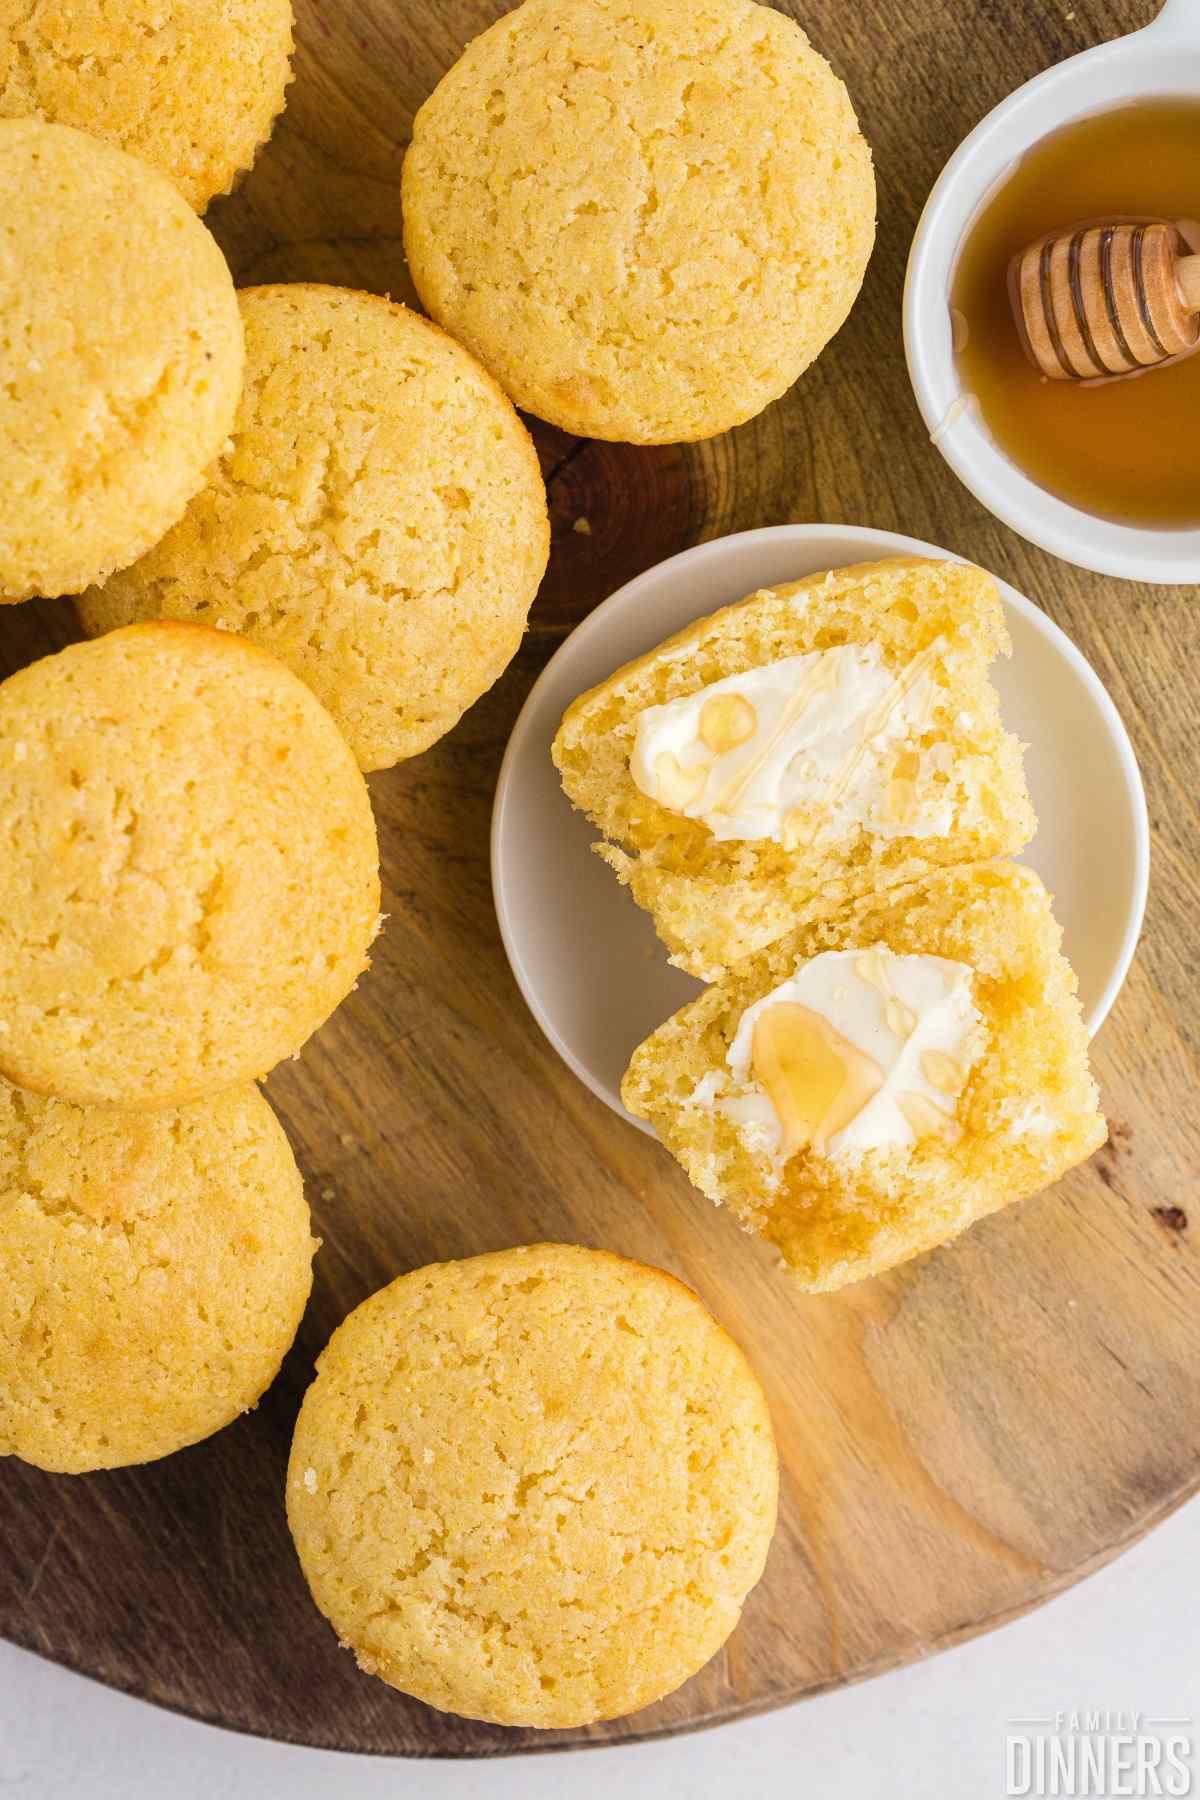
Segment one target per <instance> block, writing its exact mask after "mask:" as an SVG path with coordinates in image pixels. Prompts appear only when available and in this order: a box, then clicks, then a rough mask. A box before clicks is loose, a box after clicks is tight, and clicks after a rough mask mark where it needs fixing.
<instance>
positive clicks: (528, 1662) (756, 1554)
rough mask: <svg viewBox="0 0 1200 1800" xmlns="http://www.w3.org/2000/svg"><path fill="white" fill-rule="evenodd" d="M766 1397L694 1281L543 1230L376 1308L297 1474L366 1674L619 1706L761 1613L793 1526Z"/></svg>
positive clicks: (324, 1404)
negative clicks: (770, 1552)
mask: <svg viewBox="0 0 1200 1800" xmlns="http://www.w3.org/2000/svg"><path fill="white" fill-rule="evenodd" d="M777 1484H778V1472H777V1461H776V1454H775V1441H774V1438H773V1435H772V1432H771V1423H770V1418H769V1416H768V1413H767V1407H766V1401H765V1399H764V1397H763V1394H762V1390H761V1389H760V1387H759V1385H758V1382H757V1381H756V1379H755V1377H754V1375H753V1373H752V1371H751V1370H750V1368H749V1366H748V1364H747V1363H746V1361H745V1358H744V1357H743V1355H742V1353H741V1351H740V1350H739V1349H738V1348H737V1346H736V1344H734V1343H733V1341H732V1340H731V1339H730V1338H729V1337H728V1336H726V1334H725V1332H724V1331H722V1329H721V1328H720V1326H719V1325H718V1324H717V1323H716V1321H715V1320H714V1319H713V1318H712V1317H711V1316H710V1314H709V1313H708V1312H707V1311H706V1310H705V1308H704V1306H703V1305H702V1304H701V1302H700V1301H699V1299H698V1298H697V1296H696V1295H695V1294H694V1293H693V1292H692V1291H691V1289H690V1288H687V1287H685V1286H684V1285H683V1284H682V1283H681V1282H679V1281H676V1280H675V1278H674V1277H673V1276H670V1275H667V1274H664V1273H663V1271H662V1270H660V1269H652V1268H648V1267H647V1266H645V1265H644V1264H642V1263H636V1262H629V1261H627V1260H626V1259H625V1258H623V1257H619V1256H612V1255H610V1254H608V1253H607V1252H604V1251H597V1250H586V1249H581V1248H576V1247H574V1246H571V1245H565V1244H536V1245H531V1246H529V1247H527V1248H523V1249H516V1250H505V1251H501V1252H499V1253H497V1254H494V1255H488V1256H475V1257H471V1258H469V1259H468V1260H466V1261H463V1262H449V1263H438V1264H435V1265H433V1266H432V1267H429V1268H425V1269H418V1270H416V1271H415V1272H414V1273H412V1274H410V1275H403V1276H401V1277H400V1279H399V1280H398V1281H394V1282H392V1284H391V1285H390V1286H389V1287H386V1288H383V1289H381V1290H380V1292H379V1293H377V1294H374V1295H372V1296H371V1298H370V1299H369V1300H366V1301H364V1302H363V1304H362V1305H361V1306H359V1307H358V1308H357V1309H356V1310H355V1311H354V1312H352V1313H351V1314H350V1316H349V1318H348V1319H346V1320H345V1322H344V1323H343V1324H342V1325H341V1326H340V1327H339V1329H338V1330H337V1331H336V1332H335V1333H334V1335H333V1337H332V1338H331V1339H330V1342H329V1345H328V1347H327V1348H326V1350H325V1351H324V1353H323V1355H322V1356H321V1357H320V1359H319V1361H318V1364H317V1377H316V1380H315V1381H314V1383H313V1385H312V1386H311V1387H310V1388H309V1390H308V1393H307V1395H306V1396H305V1399H304V1404H303V1406H302V1408H301V1411H300V1417H299V1420H298V1422H297V1425H296V1434H295V1438H294V1440H293V1444H292V1454H291V1459H290V1462H289V1465H288V1482H287V1505H288V1521H289V1524H290V1526H291V1530H292V1535H293V1537H294V1538H295V1541H296V1549H297V1552H298V1554H299V1557H300V1562H301V1566H302V1567H303V1570H304V1573H305V1576H306V1577H307V1580H308V1583H309V1586H310V1588H311V1589H312V1593H313V1597H314V1599H315V1600H316V1603H317V1605H318V1606H319V1607H320V1609H321V1611H322V1612H323V1613H324V1614H325V1616H326V1617H327V1618H328V1619H329V1621H330V1623H331V1624H332V1625H333V1627H334V1629H335V1631H336V1632H337V1633H338V1636H339V1637H340V1638H341V1640H342V1642H343V1643H344V1644H346V1645H347V1646H348V1647H349V1648H350V1649H352V1650H353V1651H354V1653H355V1655H356V1656H357V1658H358V1661H359V1664H360V1666H361V1667H362V1668H363V1669H364V1670H365V1671H366V1672H367V1673H369V1674H372V1675H378V1676H379V1677H380V1678H381V1679H382V1680H384V1681H386V1682H388V1683H389V1684H390V1685H391V1686H393V1687H397V1688H399V1689H401V1690H402V1691H403V1692H404V1693H408V1694H413V1695H415V1696H416V1698H417V1699H420V1700H423V1701H425V1702H426V1703H427V1704H429V1705H431V1706H437V1707H441V1708H442V1709H443V1710H446V1711H452V1712H457V1713H462V1714H464V1715H465V1716H466V1717H468V1718H478V1719H487V1720H491V1721H493V1722H495V1723H497V1724H503V1725H535V1726H546V1727H551V1726H567V1725H580V1724H586V1723H590V1722H593V1721H595V1720H598V1719H607V1718H616V1717H619V1716H620V1715H622V1714H624V1713H628V1712H633V1711H635V1710H636V1709H637V1708H638V1707H641V1706H647V1705H649V1704H650V1702H651V1701H653V1700H657V1699H660V1698H661V1697H662V1696H663V1695H664V1694H668V1693H671V1692H672V1691H673V1690H674V1689H675V1688H677V1687H678V1686H679V1685H680V1684H681V1683H682V1682H684V1681H686V1680H687V1678H688V1677H689V1676H690V1675H692V1674H694V1673H695V1672H696V1670H697V1669H699V1668H701V1667H702V1666H703V1664H704V1663H706V1662H707V1661H708V1659H709V1658H710V1657H711V1656H712V1655H714V1654H715V1652H716V1651H717V1650H718V1649H719V1648H720V1647H721V1645H722V1644H723V1643H724V1642H725V1639H726V1638H727V1637H728V1635H729V1633H730V1632H731V1631H732V1629H733V1627H734V1626H735V1625H736V1623H737V1620H738V1615H739V1613H740V1611H741V1608H742V1604H743V1602H744V1600H745V1598H746V1595H747V1594H748V1593H749V1591H750V1589H751V1588H752V1587H753V1586H754V1584H755V1582H756V1581H757V1580H758V1578H759V1576H760V1575H761V1573H762V1569H763V1563H764V1561H765V1559H766V1553H767V1546H768V1544H769V1543H770V1539H771V1533H772V1531H773V1529H774V1524H775V1506H776V1495H777Z"/></svg>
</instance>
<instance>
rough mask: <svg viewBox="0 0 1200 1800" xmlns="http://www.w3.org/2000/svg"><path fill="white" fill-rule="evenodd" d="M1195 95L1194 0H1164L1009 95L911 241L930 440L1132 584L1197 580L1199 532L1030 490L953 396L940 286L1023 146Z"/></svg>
mask: <svg viewBox="0 0 1200 1800" xmlns="http://www.w3.org/2000/svg"><path fill="white" fill-rule="evenodd" d="M1198 89H1200V0H1166V5H1165V6H1164V7H1163V9H1162V11H1161V12H1160V13H1159V15H1158V18H1157V19H1155V20H1154V22H1153V24H1151V25H1147V26H1146V27H1145V29H1144V30H1142V31H1135V32H1133V33H1132V34H1131V35H1130V36H1129V37H1124V38H1117V39H1116V40H1114V41H1113V42H1112V43H1108V44H1100V45H1098V46H1097V47H1096V48H1095V49H1093V50H1085V51H1083V52H1082V54H1081V55H1079V56H1073V57H1071V58H1069V59H1068V61H1066V62H1063V63H1059V64H1058V66H1057V67H1056V68H1053V69H1047V70H1046V72H1045V73H1044V74H1043V75H1037V76H1035V77H1034V79H1033V80H1032V81H1028V82H1026V84H1025V86H1024V87H1021V88H1018V89H1017V91H1016V93H1015V94H1010V96H1009V97H1008V99H1007V100H1005V101H1003V102H1002V103H1001V104H1000V105H999V106H997V107H996V108H995V110H994V111H993V112H990V113H989V114H988V115H987V117H986V119H984V120H983V122H982V123H981V124H979V125H977V126H976V127H975V129H974V131H973V132H971V134H970V136H969V137H967V138H965V139H964V140H963V142H962V143H961V144H960V145H959V147H958V149H957V150H956V151H955V153H954V155H953V156H952V157H951V158H950V161H949V162H948V163H947V164H946V167H945V168H944V169H943V170H942V173H941V175H940V176H939V178H938V180H937V183H936V184H935V186H934V189H933V192H932V193H931V194H930V196H929V199H928V200H927V202H926V204H925V210H924V211H923V213H922V214H921V219H920V223H919V224H918V226H917V231H916V236H915V237H914V238H913V243H912V250H911V252H910V254H909V260H908V278H907V281H906V283H905V288H904V348H905V353H906V355H907V357H908V370H909V375H910V376H911V378H912V384H913V391H914V393H915V394H916V397H917V404H918V406H919V407H920V409H921V413H922V416H923V418H924V420H925V423H926V425H927V426H928V428H929V432H930V435H931V437H932V438H933V441H934V443H935V444H936V445H937V447H938V449H939V450H940V451H941V453H942V455H943V456H944V457H945V458H946V461H947V462H948V463H949V464H950V467H951V468H952V469H953V470H954V472H955V474H956V475H957V476H958V477H959V479H960V480H961V481H962V482H964V483H965V484H966V486H967V487H968V488H970V490H971V492H972V493H973V494H974V495H975V496H976V498H977V499H979V500H981V501H982V502H983V504H984V505H985V506H986V507H988V508H989V509H990V510H991V511H992V512H993V513H995V515H996V517H997V518H998V519H1003V521H1004V523H1005V524H1006V525H1011V526H1012V528H1013V530H1014V531H1019V532H1020V533H1021V536H1022V537H1026V538H1028V539H1029V540H1030V542H1031V543H1034V544H1039V545H1040V546H1041V547H1042V549H1043V550H1049V551H1050V552H1052V554H1053V555H1055V556H1061V557H1064V558H1065V559H1066V560H1067V561H1068V562H1072V563H1077V564H1079V565H1080V567H1082V568H1085V569H1095V570H1097V571H1098V572H1099V573H1100V574H1101V575H1122V576H1125V577H1127V578H1128V579H1130V580H1133V581H1166V582H1198V581H1200V530H1188V531H1168V530H1161V531H1157V530H1152V529H1139V528H1137V527H1134V526H1131V525H1118V524H1116V523H1115V522H1114V521H1111V520H1108V519H1100V518H1097V517H1096V516H1095V515H1094V514H1092V513H1087V512H1082V511H1081V510H1080V509H1079V508H1078V507H1075V506H1071V505H1070V504H1069V503H1068V502H1067V501H1065V500H1059V499H1057V498H1056V497H1055V496H1054V495H1053V494H1049V493H1047V492H1046V490H1045V488H1042V487H1039V486H1038V484H1037V483H1036V482H1035V481H1032V480H1031V479H1030V478H1029V476H1028V475H1026V474H1024V473H1023V472H1022V470H1020V469H1019V468H1017V466H1016V464H1015V463H1012V462H1010V461H1009V459H1008V457H1007V456H1006V455H1005V454H1004V452H1003V451H1002V450H1000V449H998V448H997V446H996V445H995V443H993V441H992V439H991V437H990V436H989V434H988V432H987V431H986V429H985V428H984V426H983V425H982V424H981V423H980V422H979V420H978V419H977V417H976V416H975V414H974V411H973V409H967V408H964V407H962V406H959V405H957V404H956V403H957V402H958V401H959V398H960V395H961V392H962V389H961V384H960V382H959V376H958V369H957V367H956V364H955V360H954V349H953V345H952V343H951V335H950V300H949V296H950V285H951V278H952V276H953V273H954V265H955V263H956V261H957V258H958V250H959V246H960V244H961V243H962V240H963V235H964V233H965V232H966V230H967V227H968V226H969V225H970V223H971V221H972V220H973V219H974V217H975V215H976V213H977V212H978V210H979V208H980V206H981V205H982V203H983V202H984V201H985V200H986V199H987V198H988V196H989V195H990V194H991V192H992V191H993V189H995V188H996V187H997V186H998V185H999V184H1000V183H1001V182H1003V181H1004V180H1005V179H1006V178H1007V177H1008V175H1009V174H1010V173H1011V171H1012V169H1013V167H1014V166H1015V164H1016V163H1017V162H1018V161H1019V160H1020V158H1021V156H1022V155H1023V154H1024V152H1025V151H1026V150H1028V149H1029V147H1030V145H1032V144H1034V143H1036V142H1037V141H1038V139H1039V138H1043V137H1045V136H1046V135H1047V133H1049V132H1051V131H1054V130H1056V129H1057V128H1058V127H1059V126H1060V125H1066V124H1069V123H1070V122H1071V121H1072V120H1073V119H1078V118H1083V117H1084V116H1085V115H1086V114H1088V113H1094V112H1102V111H1105V110H1107V109H1108V108H1110V107H1114V106H1120V105H1122V104H1123V103H1125V102H1127V101H1132V100H1138V99H1147V98H1150V97H1152V96H1155V95H1159V96H1162V95H1170V94H1186V93H1195V92H1196V91H1197V90H1198Z"/></svg>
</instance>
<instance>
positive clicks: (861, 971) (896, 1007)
mask: <svg viewBox="0 0 1200 1800" xmlns="http://www.w3.org/2000/svg"><path fill="white" fill-rule="evenodd" d="M887 954H888V951H887V949H886V947H885V946H884V945H883V944H873V945H872V946H871V948H870V949H869V950H864V951H863V953H862V955H861V956H859V957H857V958H856V959H855V963H854V973H855V974H856V975H857V976H858V979H859V980H860V981H865V982H866V984H867V986H868V987H872V988H874V989H875V992H876V993H877V994H878V995H879V996H880V997H881V999H882V1000H883V1002H884V1009H883V1016H884V1018H885V1019H886V1021H887V1028H888V1030H889V1031H890V1032H893V1033H894V1034H895V1036H896V1037H898V1038H910V1037H911V1036H912V1034H913V1032H914V1031H915V1030H916V1029H917V1015H916V1013H915V1012H914V1011H913V1010H912V1007H911V1006H907V1005H906V1004H905V1002H904V1001H903V1000H901V998H900V996H899V995H898V994H897V992H896V990H895V988H894V987H893V986H892V978H891V975H890V974H889V973H888V967H887V964H886V963H885V961H884V957H885V956H886V955H887Z"/></svg>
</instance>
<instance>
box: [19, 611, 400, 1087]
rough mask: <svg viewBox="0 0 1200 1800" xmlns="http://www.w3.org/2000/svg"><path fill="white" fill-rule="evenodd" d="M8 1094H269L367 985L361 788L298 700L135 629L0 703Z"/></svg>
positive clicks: (243, 669)
mask: <svg viewBox="0 0 1200 1800" xmlns="http://www.w3.org/2000/svg"><path fill="white" fill-rule="evenodd" d="M0 836H2V841H3V843H4V851H5V854H4V856H3V858H2V859H0V1075H3V1076H4V1077H5V1078H7V1079H8V1080H10V1081H13V1082H15V1083H16V1084H17V1085H18V1086H20V1087H26V1088H31V1089H33V1090H34V1091H35V1092H40V1093H48V1094H53V1095H55V1096H57V1097H58V1098H60V1099H66V1100H74V1101H77V1102H79V1103H81V1104H83V1103H87V1102H107V1103H111V1104H116V1105H124V1106H130V1107H155V1106H175V1105H180V1104H182V1103H183V1102H184V1101H187V1100H190V1099H195V1098H198V1097H200V1096H201V1095H203V1094H206V1093H212V1092H214V1091H216V1090H219V1089H221V1088H226V1087H232V1086H234V1085H235V1084H238V1083H241V1082H245V1081H249V1080H251V1079H254V1078H256V1077H259V1076H262V1075H265V1074H266V1073H267V1072H268V1070H269V1069H271V1068H273V1067H274V1065H275V1064H276V1063H277V1062H279V1061H280V1060H281V1059H282V1058H283V1057H285V1056H290V1055H292V1054H293V1053H294V1052H296V1051H297V1050H299V1048H300V1046H301V1045H302V1044H303V1043H304V1041H305V1039H306V1038H307V1037H308V1036H309V1035H310V1033H311V1032H313V1031H315V1030H316V1028H317V1026H318V1025H320V1024H321V1023H322V1022H323V1021H324V1020H325V1019H326V1018H327V1017H328V1015H329V1014H330V1013H331V1012H332V1011H333V1009H334V1007H335V1006H336V1005H337V1004H338V1002H339V1001H340V1000H342V999H343V998H344V997H345V995H346V994H347V993H348V992H349V991H350V989H351V988H352V987H353V985H354V983H355V981H356V980H357V978H358V976H359V975H360V974H361V973H362V971H363V969H364V968H365V967H366V965H367V946H368V944H369V943H370V941H371V938H372V937H373V935H374V933H375V930H376V927H377V922H378V913H379V872H378V871H379V862H378V852H377V848H376V841H375V824H374V820H373V819H372V817H371V807H370V802H369V799H368V797H367V790H366V783H365V782H364V781H363V778H362V776H361V774H360V773H359V771H358V769H357V767H356V766H355V763H354V759H353V757H352V756H351V754H350V750H349V747H348V746H347V744H346V741H345V739H344V738H343V737H342V735H341V733H340V732H339V731H338V729H337V726H336V725H335V724H334V722H333V720H332V719H331V718H330V717H329V714H328V713H327V712H326V711H325V709H324V708H323V707H322V706H321V705H320V704H319V702H318V701H316V700H315V699H314V698H313V696H312V694H311V693H310V692H309V690H308V689H307V688H306V687H305V686H304V684H303V682H300V681H297V680H296V678H295V676H294V675H292V674H291V673H290V672H289V671H288V670H287V669H285V668H284V666H283V664H282V663H280V662H277V661H276V659H275V658H274V657H272V656H269V655H268V654H267V653H266V651H264V650H260V649H258V648H257V646H255V645H253V644H249V643H247V642H246V640H245V639H244V638H239V637H235V636H233V635H232V634H230V633H225V632H219V631H210V630H208V629H206V628H205V627H203V626H200V625H178V624H168V623H160V624H150V625H134V626H130V627H129V628H128V629H126V630H124V631H118V632H112V633H110V635H109V636H107V637H105V638H102V639H100V641H99V642H97V643H94V644H88V643H84V644H74V645H72V646H71V647H70V648H69V649H66V650H63V651H61V652H60V653H59V654H58V655H57V656H48V657H45V658H44V659H43V660H42V661H41V662H37V663H34V664H32V665H31V666H30V667H29V668H27V669H22V670H20V671H19V672H18V673H17V674H15V675H12V676H10V677H9V679H8V680H7V681H6V682H4V683H3V684H2V685H0Z"/></svg>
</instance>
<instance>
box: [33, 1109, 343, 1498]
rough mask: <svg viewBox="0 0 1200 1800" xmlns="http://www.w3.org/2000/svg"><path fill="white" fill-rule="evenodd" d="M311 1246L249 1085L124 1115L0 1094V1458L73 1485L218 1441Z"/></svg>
mask: <svg viewBox="0 0 1200 1800" xmlns="http://www.w3.org/2000/svg"><path fill="white" fill-rule="evenodd" d="M316 1247H317V1246H316V1244H315V1243H314V1241H313V1239H312V1237H311V1235H310V1232H309V1221H308V1208H307V1206H306V1205H305V1203H304V1192H303V1188H302V1185H301V1181H300V1174H299V1171H298V1170H297V1168H296V1164H295V1161H294V1159H293V1157H292V1153H291V1150H290V1149H289V1148H288V1141H287V1139H286V1137H285V1136H284V1134H283V1132H282V1130H281V1129H280V1126H279V1124H278V1122H277V1121H276V1119H275V1115H274V1114H273V1113H272V1111H271V1109H270V1107H269V1106H268V1105H267V1103H266V1101H265V1100H264V1099H263V1098H262V1096H261V1095H260V1094H259V1093H258V1092H257V1091H256V1090H255V1089H254V1088H252V1087H244V1088H238V1089H236V1090H235V1091H234V1092H232V1093H229V1094H222V1095H220V1096H219V1097H218V1098H216V1099H214V1100H207V1101H201V1102H200V1103H199V1104H197V1105H195V1106H188V1107H184V1108H182V1109H181V1110H180V1111H178V1112H159V1113H152V1114H150V1113H147V1114H144V1115H142V1116H141V1117H137V1118H130V1117H129V1116H127V1115H122V1114H120V1113H117V1112H114V1111H112V1110H111V1109H110V1108H107V1107H94V1106H87V1107H79V1106H70V1105H68V1104H66V1103H65V1102H64V1101H61V1100H44V1099H41V1098H39V1097H38V1096H37V1095H35V1094H22V1093H19V1092H18V1091H17V1090H16V1089H15V1088H9V1087H3V1086H0V1456H19V1457H22V1458H23V1459H24V1461H26V1462H30V1463H35V1464H36V1465H37V1466H38V1468H40V1469H52V1470H57V1471H59V1472H61V1473H64V1474H80V1473H82V1472H83V1471H84V1470H87V1469H112V1468H117V1467H119V1466H120V1465H121V1464H124V1463H140V1462H151V1461H153V1460H154V1458H155V1457H159V1456H168V1455H169V1454H170V1453H171V1451H173V1450H181V1449H182V1448H183V1447H184V1445H185V1444H194V1443H197V1442H198V1441H199V1439H201V1438H205V1437H208V1436H209V1435H210V1434H211V1433H212V1432H214V1431H219V1430H220V1429H221V1427H222V1426H223V1425H228V1424H229V1423H230V1421H231V1420H232V1419H235V1418H236V1417H237V1416H238V1414H239V1413H242V1412H246V1411H248V1409H249V1408H250V1407H252V1406H253V1405H254V1404H255V1402H256V1401H257V1400H258V1398H259V1396H260V1395H261V1394H262V1393H263V1391H264V1389H265V1388H267V1387H268V1386H269V1385H270V1383H271V1382H272V1381H273V1380H274V1378H275V1375H276V1372H277V1370H278V1368H279V1365H280V1363H281V1362H282V1360H283V1357H284V1355H285V1353H286V1351H287V1349H288V1347H289V1345H290V1344H291V1342H292V1339H293V1337H294V1336H295V1334H296V1328H297V1326H298V1325H299V1323H300V1318H301V1315H302V1314H303V1312H304V1308H305V1305H306V1303H307V1300H308V1291H309V1288H310V1286H311V1285H312V1268H311V1265H312V1256H313V1251H314V1250H315V1249H316Z"/></svg>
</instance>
